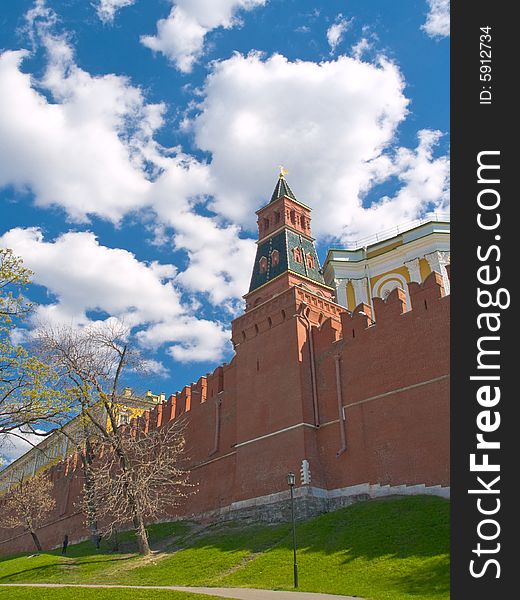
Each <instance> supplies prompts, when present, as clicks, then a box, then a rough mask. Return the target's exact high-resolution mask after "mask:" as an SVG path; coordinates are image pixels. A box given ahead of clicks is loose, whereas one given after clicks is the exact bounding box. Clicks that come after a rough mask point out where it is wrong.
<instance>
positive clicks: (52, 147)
mask: <svg viewBox="0 0 520 600" xmlns="http://www.w3.org/2000/svg"><path fill="white" fill-rule="evenodd" d="M448 7H449V2H447V1H446V0H406V1H400V2H388V1H386V0H380V1H379V0H370V1H367V0H357V1H354V0H352V1H339V0H338V1H337V0H329V1H319V0H314V1H310V0H92V1H90V2H85V1H84V0H46V1H43V0H37V1H28V0H5V1H4V2H3V3H2V10H1V14H0V19H1V30H0V31H1V33H0V36H1V39H0V49H1V50H0V52H1V55H0V245H2V246H7V247H12V248H13V249H14V250H15V252H16V253H17V254H19V255H21V256H23V257H24V259H25V262H26V264H27V265H28V266H29V267H31V268H32V269H33V270H34V271H35V277H34V281H35V286H34V287H33V289H32V290H31V295H32V297H33V298H34V299H35V300H37V301H38V302H39V303H40V306H39V308H38V309H37V312H36V314H35V319H39V320H53V321H61V322H67V323H70V322H72V323H76V324H78V325H85V324H88V322H89V321H91V320H97V319H105V318H109V317H115V318H120V319H123V320H124V321H125V322H126V323H127V324H128V325H130V326H131V327H132V328H133V332H134V334H135V336H136V340H137V342H138V343H139V344H140V345H141V347H142V348H143V349H144V351H145V353H146V354H147V355H148V356H149V358H150V359H152V360H155V361H157V366H156V372H157V376H155V377H153V378H151V379H149V380H147V381H146V382H136V384H138V385H139V386H141V387H145V388H147V387H150V388H152V389H153V390H154V391H157V392H158V391H165V392H166V393H167V394H168V393H171V392H173V391H175V390H176V389H180V388H182V386H183V385H184V384H186V383H189V382H191V381H194V380H196V379H197V378H198V376H199V375H201V374H204V373H206V372H207V371H211V370H213V368H214V367H215V366H217V365H218V364H219V363H220V362H221V361H225V360H229V359H230V358H231V356H232V349H231V346H230V344H229V341H228V340H229V328H230V321H231V320H232V319H233V317H234V316H236V315H237V314H239V313H240V311H241V310H242V303H241V296H242V295H243V294H244V293H245V292H246V291H247V287H248V283H249V278H250V273H251V267H252V260H253V256H254V239H255V235H256V231H255V230H256V227H255V215H254V211H255V210H256V209H257V208H259V207H260V206H261V205H263V203H265V202H266V201H267V200H268V199H269V197H270V194H271V192H272V189H273V187H274V185H275V182H276V177H277V171H278V165H280V164H283V165H284V166H285V167H286V168H287V169H288V170H289V175H288V176H287V179H288V181H289V182H290V185H291V187H292V189H293V190H294V192H295V193H296V195H297V197H298V198H299V199H301V200H302V201H303V202H305V203H306V204H309V205H310V206H311V207H312V208H313V232H314V235H315V236H316V238H317V246H318V252H319V255H320V257H321V259H323V257H324V255H325V253H326V249H327V247H328V246H330V245H335V246H338V245H341V243H342V241H343V242H344V241H351V240H356V239H359V238H362V237H364V236H366V235H369V234H371V233H374V232H376V231H378V230H382V229H387V228H389V227H392V226H394V225H397V224H399V223H403V222H406V221H410V220H412V219H415V218H417V217H422V216H425V215H427V214H428V213H431V212H433V211H438V212H444V213H445V212H448V210H449V195H448V189H449V157H448V152H449V37H448V34H449V14H448Z"/></svg>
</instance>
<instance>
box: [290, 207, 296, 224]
mask: <svg viewBox="0 0 520 600" xmlns="http://www.w3.org/2000/svg"><path fill="white" fill-rule="evenodd" d="M291 223H293V224H296V212H295V211H294V210H291Z"/></svg>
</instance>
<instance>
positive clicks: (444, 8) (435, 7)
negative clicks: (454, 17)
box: [421, 0, 450, 38]
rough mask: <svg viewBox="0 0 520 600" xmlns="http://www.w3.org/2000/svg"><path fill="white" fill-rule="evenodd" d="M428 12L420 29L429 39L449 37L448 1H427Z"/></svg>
mask: <svg viewBox="0 0 520 600" xmlns="http://www.w3.org/2000/svg"><path fill="white" fill-rule="evenodd" d="M427 2H428V6H429V9H430V10H429V12H428V15H427V17H426V23H425V24H424V25H423V26H422V27H421V29H423V30H424V31H425V32H426V33H427V34H428V35H429V36H430V37H433V38H440V37H447V36H449V35H450V0H427Z"/></svg>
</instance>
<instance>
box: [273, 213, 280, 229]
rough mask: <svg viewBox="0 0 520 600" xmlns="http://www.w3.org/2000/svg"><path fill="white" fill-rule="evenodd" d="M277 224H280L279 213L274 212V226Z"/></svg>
mask: <svg viewBox="0 0 520 600" xmlns="http://www.w3.org/2000/svg"><path fill="white" fill-rule="evenodd" d="M279 222H280V212H279V211H278V210H275V211H274V224H275V225H276V224H277V223H279Z"/></svg>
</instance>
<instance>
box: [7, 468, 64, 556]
mask: <svg viewBox="0 0 520 600" xmlns="http://www.w3.org/2000/svg"><path fill="white" fill-rule="evenodd" d="M53 487H54V485H53V483H52V482H51V481H50V479H49V478H48V477H46V476H45V474H40V475H35V476H34V477H31V478H30V479H23V478H22V479H20V480H19V481H18V482H17V483H16V485H14V486H12V487H11V489H10V490H9V492H8V494H7V496H6V500H5V504H4V506H3V513H4V514H5V519H4V522H5V524H6V526H7V527H13V528H14V527H23V528H24V530H25V531H28V532H29V533H30V534H31V537H32V539H33V541H34V545H35V546H36V549H37V550H38V552H41V550H42V546H41V543H40V540H39V538H38V534H37V533H36V532H37V530H38V529H40V527H41V526H42V524H43V522H44V521H45V518H46V517H47V516H48V514H49V513H50V512H51V511H52V510H53V509H54V507H55V506H56V500H55V499H54V498H53V495H52V491H53Z"/></svg>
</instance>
